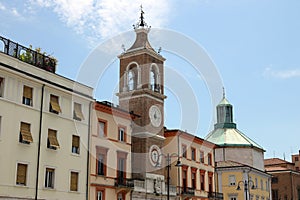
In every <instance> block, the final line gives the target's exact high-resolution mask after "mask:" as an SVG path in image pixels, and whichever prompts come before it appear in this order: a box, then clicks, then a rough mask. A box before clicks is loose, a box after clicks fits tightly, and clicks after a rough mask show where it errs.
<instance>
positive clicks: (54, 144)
mask: <svg viewBox="0 0 300 200" xmlns="http://www.w3.org/2000/svg"><path fill="white" fill-rule="evenodd" d="M47 148H48V149H52V150H57V149H59V148H60V146H59V142H58V139H57V130H54V129H48V137H47Z"/></svg>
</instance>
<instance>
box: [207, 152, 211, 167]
mask: <svg viewBox="0 0 300 200" xmlns="http://www.w3.org/2000/svg"><path fill="white" fill-rule="evenodd" d="M207 164H208V165H212V159H211V153H209V154H207Z"/></svg>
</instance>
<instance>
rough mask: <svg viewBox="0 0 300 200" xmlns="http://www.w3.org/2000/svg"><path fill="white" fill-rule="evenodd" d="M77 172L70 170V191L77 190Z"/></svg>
mask: <svg viewBox="0 0 300 200" xmlns="http://www.w3.org/2000/svg"><path fill="white" fill-rule="evenodd" d="M78 183H79V172H77V171H71V172H70V191H71V192H78V187H79V184H78Z"/></svg>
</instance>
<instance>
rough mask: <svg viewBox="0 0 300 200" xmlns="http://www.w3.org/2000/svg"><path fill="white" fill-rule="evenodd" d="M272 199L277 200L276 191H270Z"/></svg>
mask: <svg viewBox="0 0 300 200" xmlns="http://www.w3.org/2000/svg"><path fill="white" fill-rule="evenodd" d="M272 199H273V200H278V190H272Z"/></svg>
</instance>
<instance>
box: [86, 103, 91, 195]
mask: <svg viewBox="0 0 300 200" xmlns="http://www.w3.org/2000/svg"><path fill="white" fill-rule="evenodd" d="M92 108H93V102H90V106H89V121H88V144H87V161H86V166H87V168H86V195H85V196H86V200H88V199H89V184H90V183H89V180H90V137H91V118H92V112H91V110H92Z"/></svg>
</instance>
